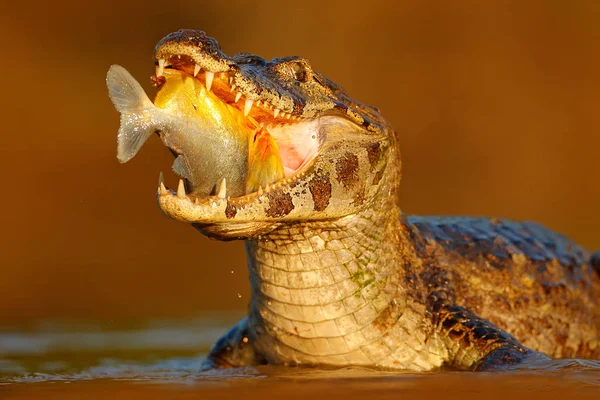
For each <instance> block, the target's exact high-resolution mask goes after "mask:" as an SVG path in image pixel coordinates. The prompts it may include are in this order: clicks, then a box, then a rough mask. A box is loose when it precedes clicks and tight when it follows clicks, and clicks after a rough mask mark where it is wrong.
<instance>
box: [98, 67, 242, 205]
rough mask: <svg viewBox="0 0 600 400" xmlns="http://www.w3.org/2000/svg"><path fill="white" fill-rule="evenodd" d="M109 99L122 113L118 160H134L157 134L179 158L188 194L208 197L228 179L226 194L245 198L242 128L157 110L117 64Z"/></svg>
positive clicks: (206, 116) (213, 117)
mask: <svg viewBox="0 0 600 400" xmlns="http://www.w3.org/2000/svg"><path fill="white" fill-rule="evenodd" d="M106 83H107V86H108V92H109V96H110V99H111V100H112V102H113V104H114V106H115V108H116V109H117V111H119V113H121V125H120V127H119V133H118V136H117V143H118V144H117V158H118V160H119V161H120V162H122V163H125V162H127V161H129V160H131V159H132V158H133V157H134V156H135V155H136V154H137V152H138V151H139V149H140V148H141V147H142V145H143V144H144V143H145V142H146V140H148V138H149V137H150V136H151V135H152V134H153V133H158V135H159V136H160V138H161V140H162V141H163V143H164V144H165V145H166V146H167V147H169V148H170V149H171V150H172V151H173V152H174V153H175V154H177V155H178V156H177V158H176V160H175V162H174V163H173V170H174V171H175V173H177V174H178V175H180V176H182V177H185V178H186V179H187V184H188V192H190V193H194V194H199V195H209V194H214V193H216V191H217V190H218V188H219V186H220V184H221V182H222V181H223V179H226V182H227V194H228V195H231V196H240V195H243V194H244V193H245V181H246V175H247V169H248V141H247V138H246V137H245V136H244V135H241V134H240V132H239V129H236V128H237V127H236V126H234V125H232V124H225V123H223V121H222V118H221V117H220V116H219V115H218V114H215V113H210V112H205V113H201V112H199V113H196V114H194V115H193V118H192V117H190V115H186V114H184V113H182V112H177V110H172V109H162V108H160V107H157V106H156V105H155V104H153V103H152V101H151V100H150V99H149V98H148V96H147V95H146V93H145V92H144V90H143V89H142V87H141V86H140V84H139V83H138V82H137V81H136V80H135V79H134V78H133V77H132V76H131V74H129V72H127V70H126V69H125V68H123V67H121V66H119V65H112V66H111V67H110V69H109V70H108V74H107V76H106Z"/></svg>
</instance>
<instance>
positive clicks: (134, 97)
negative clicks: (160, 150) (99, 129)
mask: <svg viewBox="0 0 600 400" xmlns="http://www.w3.org/2000/svg"><path fill="white" fill-rule="evenodd" d="M106 85H107V86H108V95H109V96H110V99H111V101H112V102H113V104H114V106H115V108H116V109H117V111H118V112H120V113H121V126H120V127H119V134H118V136H117V158H118V159H119V162H121V163H126V162H127V161H129V160H131V159H132V158H133V157H134V156H135V155H136V154H137V152H138V150H139V149H140V148H141V147H142V145H143V144H144V143H145V142H146V140H148V138H149V137H150V136H151V135H152V134H153V133H154V132H155V129H153V126H152V124H149V123H144V122H142V121H144V120H146V121H147V122H149V121H150V117H149V116H148V113H149V112H151V111H152V110H153V109H155V108H157V107H156V106H154V104H152V102H151V101H150V99H149V98H148V96H147V95H146V92H144V89H142V86H140V84H139V83H138V81H136V80H135V78H134V77H133V76H131V74H130V73H129V72H127V70H126V69H125V68H123V67H121V66H120V65H111V67H110V69H109V70H108V74H107V75H106ZM140 117H141V118H140Z"/></svg>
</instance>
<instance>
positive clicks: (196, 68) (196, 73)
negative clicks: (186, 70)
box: [194, 64, 200, 76]
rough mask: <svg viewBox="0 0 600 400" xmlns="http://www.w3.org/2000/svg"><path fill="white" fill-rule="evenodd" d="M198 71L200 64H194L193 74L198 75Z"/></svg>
mask: <svg viewBox="0 0 600 400" xmlns="http://www.w3.org/2000/svg"><path fill="white" fill-rule="evenodd" d="M198 72H200V66H199V65H198V64H196V66H195V67H194V76H196V75H198Z"/></svg>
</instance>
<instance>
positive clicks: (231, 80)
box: [229, 76, 233, 85]
mask: <svg viewBox="0 0 600 400" xmlns="http://www.w3.org/2000/svg"><path fill="white" fill-rule="evenodd" d="M232 83H233V76H230V77H229V84H230V85H231V84H232Z"/></svg>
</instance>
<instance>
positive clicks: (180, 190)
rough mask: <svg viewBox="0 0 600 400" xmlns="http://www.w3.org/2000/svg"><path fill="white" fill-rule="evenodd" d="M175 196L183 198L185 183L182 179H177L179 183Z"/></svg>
mask: <svg viewBox="0 0 600 400" xmlns="http://www.w3.org/2000/svg"><path fill="white" fill-rule="evenodd" d="M177 197H179V198H180V199H185V185H184V184H183V179H180V180H179V185H178V186H177Z"/></svg>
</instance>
